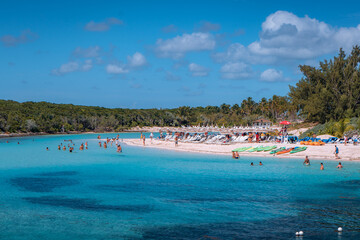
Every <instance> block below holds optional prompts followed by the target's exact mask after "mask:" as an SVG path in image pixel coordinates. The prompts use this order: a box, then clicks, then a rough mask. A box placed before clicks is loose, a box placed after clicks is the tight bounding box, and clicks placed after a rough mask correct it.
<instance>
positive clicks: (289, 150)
mask: <svg viewBox="0 0 360 240" xmlns="http://www.w3.org/2000/svg"><path fill="white" fill-rule="evenodd" d="M292 150H294V148H288V149H285V150H283V151H280V152H277V153H276V155H279V154H284V153H288V152H291V151H292Z"/></svg>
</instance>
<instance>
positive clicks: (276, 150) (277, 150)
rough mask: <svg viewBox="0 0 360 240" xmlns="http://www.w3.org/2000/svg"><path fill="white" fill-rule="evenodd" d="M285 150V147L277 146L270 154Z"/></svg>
mask: <svg viewBox="0 0 360 240" xmlns="http://www.w3.org/2000/svg"><path fill="white" fill-rule="evenodd" d="M283 150H285V147H280V148H277V149H274V150H272V151H271V152H270V154H275V153H277V152H280V151H283Z"/></svg>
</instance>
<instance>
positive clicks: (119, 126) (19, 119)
mask: <svg viewBox="0 0 360 240" xmlns="http://www.w3.org/2000/svg"><path fill="white" fill-rule="evenodd" d="M288 109H289V99H288V98H287V97H279V96H273V98H271V99H265V98H263V99H262V100H261V101H260V102H255V101H254V100H253V99H252V98H248V99H245V100H243V101H242V103H241V105H240V106H239V105H238V104H235V105H233V106H230V105H227V104H222V105H221V106H220V107H218V106H207V107H196V108H190V107H186V106H185V107H179V108H175V109H161V110H160V109H110V108H102V107H88V106H76V105H72V104H53V103H47V102H38V103H35V102H24V103H19V102H15V101H5V100H0V131H2V132H47V133H55V132H62V131H65V132H68V131H121V130H124V129H126V128H130V127H135V126H181V125H197V124H202V125H220V126H222V125H226V126H231V125H248V124H252V121H253V120H255V119H257V118H258V117H259V116H264V117H266V118H269V119H273V120H276V119H277V118H281V117H291V115H290V112H289V111H288ZM292 116H296V113H295V112H292Z"/></svg>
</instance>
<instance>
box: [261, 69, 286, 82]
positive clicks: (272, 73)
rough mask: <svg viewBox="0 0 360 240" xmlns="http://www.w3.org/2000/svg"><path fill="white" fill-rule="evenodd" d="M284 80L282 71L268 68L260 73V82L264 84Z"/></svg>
mask: <svg viewBox="0 0 360 240" xmlns="http://www.w3.org/2000/svg"><path fill="white" fill-rule="evenodd" d="M283 79H284V77H283V73H282V71H278V70H276V69H273V68H269V69H267V70H265V71H264V72H262V73H261V75H260V80H261V81H265V82H276V81H282V80H283Z"/></svg>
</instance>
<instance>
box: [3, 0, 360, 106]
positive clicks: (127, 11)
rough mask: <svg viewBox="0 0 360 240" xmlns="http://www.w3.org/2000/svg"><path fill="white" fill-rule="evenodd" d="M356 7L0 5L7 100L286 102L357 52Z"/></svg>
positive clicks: (133, 3)
mask: <svg viewBox="0 0 360 240" xmlns="http://www.w3.org/2000/svg"><path fill="white" fill-rule="evenodd" d="M359 9H360V3H359V2H358V1H341V2H339V1H334V2H331V1H245V0H244V1H241V0H238V1H235V0H234V1H230V0H228V1H211V0H207V1H194V0H193V1H136V0H134V1H6V0H5V1H2V7H1V8H0V21H1V22H2V24H1V25H0V83H1V88H0V98H1V99H11V100H16V101H49V102H55V103H73V104H81V105H93V106H104V107H122V108H173V107H178V106H207V105H220V104H222V103H227V104H235V103H238V104H240V103H241V101H242V99H244V98H247V97H253V98H254V99H255V100H259V99H261V98H262V97H266V98H270V97H271V96H272V95H274V94H277V95H286V94H287V92H288V89H289V88H288V85H294V84H295V83H296V82H297V81H298V80H299V79H300V78H301V77H302V75H301V73H300V72H299V69H298V66H299V64H309V65H313V66H317V64H318V61H319V60H323V59H327V58H330V57H332V56H334V55H336V54H337V52H338V50H339V48H340V47H343V48H344V49H345V50H347V51H348V50H349V49H351V47H352V46H353V45H355V44H360V10H359Z"/></svg>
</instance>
